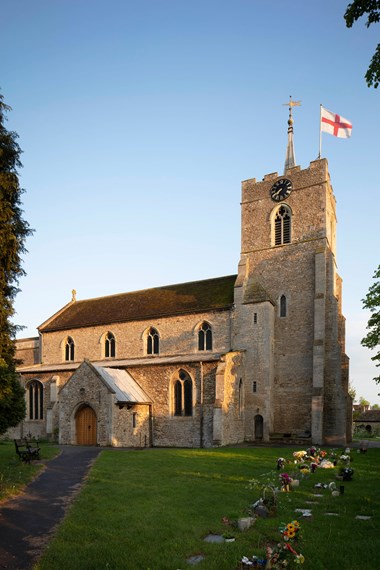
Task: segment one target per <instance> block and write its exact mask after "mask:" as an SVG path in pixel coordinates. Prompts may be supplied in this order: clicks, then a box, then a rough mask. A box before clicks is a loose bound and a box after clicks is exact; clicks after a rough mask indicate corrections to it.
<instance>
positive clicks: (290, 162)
mask: <svg viewBox="0 0 380 570" xmlns="http://www.w3.org/2000/svg"><path fill="white" fill-rule="evenodd" d="M284 105H288V106H289V119H288V147H287V149H286V158H285V168H284V174H285V172H286V171H287V170H288V169H289V168H293V166H296V154H295V152H294V141H293V115H292V108H293V107H299V106H300V105H301V101H292V96H290V99H289V101H288V103H284Z"/></svg>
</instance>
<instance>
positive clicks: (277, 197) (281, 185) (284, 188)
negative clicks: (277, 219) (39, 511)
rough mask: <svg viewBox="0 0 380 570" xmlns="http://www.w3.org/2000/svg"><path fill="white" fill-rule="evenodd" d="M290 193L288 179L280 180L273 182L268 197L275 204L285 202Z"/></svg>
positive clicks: (290, 184)
mask: <svg viewBox="0 0 380 570" xmlns="http://www.w3.org/2000/svg"><path fill="white" fill-rule="evenodd" d="M291 191H292V183H291V181H290V180H288V178H280V179H279V180H277V182H275V183H274V184H273V186H272V188H271V190H270V197H271V198H272V200H274V201H275V202H280V201H281V200H285V198H287V197H288V196H289V195H290V193H291Z"/></svg>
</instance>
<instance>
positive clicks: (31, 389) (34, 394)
mask: <svg viewBox="0 0 380 570" xmlns="http://www.w3.org/2000/svg"><path fill="white" fill-rule="evenodd" d="M27 397H28V416H29V419H30V420H43V418H44V387H43V385H42V384H41V382H39V381H38V380H32V382H30V384H28V387H27Z"/></svg>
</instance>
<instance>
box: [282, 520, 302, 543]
mask: <svg viewBox="0 0 380 570" xmlns="http://www.w3.org/2000/svg"><path fill="white" fill-rule="evenodd" d="M279 531H280V533H281V534H282V538H283V539H284V541H285V542H294V541H295V540H299V539H301V538H302V537H301V525H300V523H299V522H298V521H292V522H290V523H288V524H285V523H281V526H280V528H279Z"/></svg>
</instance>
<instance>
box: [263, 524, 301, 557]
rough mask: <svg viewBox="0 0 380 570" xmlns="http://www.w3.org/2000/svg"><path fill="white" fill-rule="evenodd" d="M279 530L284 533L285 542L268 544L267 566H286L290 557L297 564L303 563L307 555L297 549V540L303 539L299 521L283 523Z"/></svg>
mask: <svg viewBox="0 0 380 570" xmlns="http://www.w3.org/2000/svg"><path fill="white" fill-rule="evenodd" d="M279 531H280V533H281V534H282V538H283V542H280V543H278V544H277V545H276V546H273V547H270V546H267V566H266V568H286V567H287V566H288V565H289V558H290V559H292V560H293V561H294V562H295V563H296V564H303V563H304V561H305V557H304V556H303V554H301V553H300V552H297V551H296V549H295V542H296V541H297V540H300V539H301V534H300V533H301V525H300V524H299V522H298V521H292V522H290V523H288V524H284V523H282V525H281V526H280V528H279Z"/></svg>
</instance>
